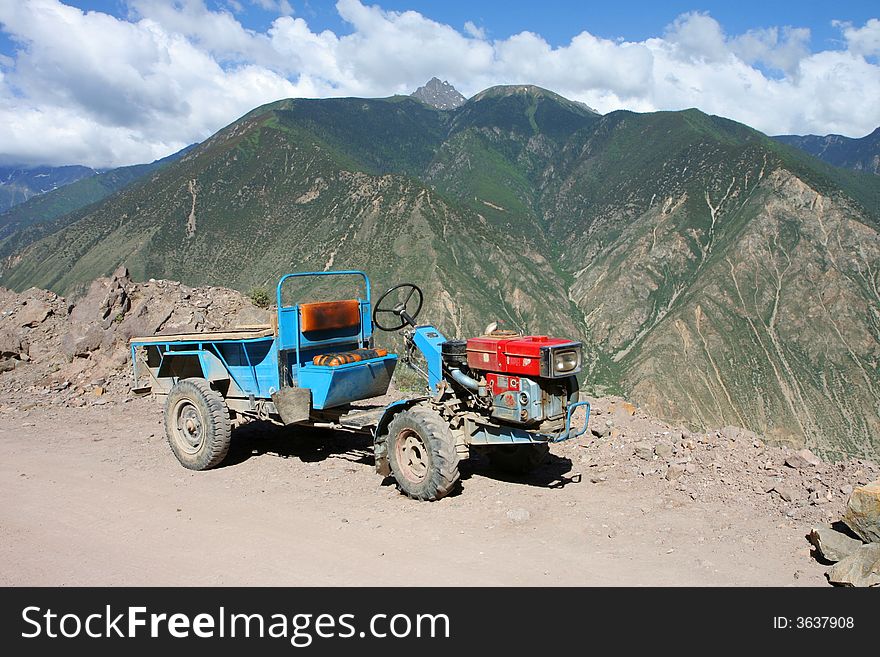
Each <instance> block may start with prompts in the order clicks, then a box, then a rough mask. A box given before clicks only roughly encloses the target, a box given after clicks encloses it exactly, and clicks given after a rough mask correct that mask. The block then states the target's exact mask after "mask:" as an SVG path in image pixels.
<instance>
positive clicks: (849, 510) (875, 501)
mask: <svg viewBox="0 0 880 657" xmlns="http://www.w3.org/2000/svg"><path fill="white" fill-rule="evenodd" d="M843 521H844V522H845V523H846V526H847V527H849V528H850V529H852V530H853V531H854V532H855V533H856V535H857V536H859V537H861V538H862V540H864V541H867V542H874V543H880V479H878V480H877V481H872V482H871V483H870V484H866V485H865V486H860V487H858V488H856V489H855V490H854V491H853V492H852V495H850V496H849V500H848V501H847V503H846V512H845V513H844V514H843Z"/></svg>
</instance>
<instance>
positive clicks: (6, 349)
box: [0, 328, 30, 360]
mask: <svg viewBox="0 0 880 657" xmlns="http://www.w3.org/2000/svg"><path fill="white" fill-rule="evenodd" d="M29 346H30V345H29V344H28V340H27V338H26V337H24V336H23V335H22V334H21V333H19V332H18V331H16V330H13V329H8V328H5V329H0V357H3V358H17V359H19V360H21V357H22V355H27V353H28V350H29V349H28V348H29Z"/></svg>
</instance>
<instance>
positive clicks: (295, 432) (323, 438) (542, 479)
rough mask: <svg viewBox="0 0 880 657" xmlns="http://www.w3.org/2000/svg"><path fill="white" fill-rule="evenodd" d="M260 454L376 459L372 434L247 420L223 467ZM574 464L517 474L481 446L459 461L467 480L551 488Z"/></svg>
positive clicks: (389, 482)
mask: <svg viewBox="0 0 880 657" xmlns="http://www.w3.org/2000/svg"><path fill="white" fill-rule="evenodd" d="M262 456H270V457H275V458H282V459H288V458H296V459H299V460H301V461H304V462H306V463H314V462H319V461H323V460H325V459H328V458H341V459H344V460H346V461H349V462H350V463H356V464H359V465H363V466H367V467H370V468H372V467H373V465H374V463H375V461H374V459H373V439H372V437H370V436H369V435H365V434H351V433H345V432H341V431H332V430H330V429H317V428H313V427H290V428H283V427H279V426H277V425H274V424H272V423H270V422H248V423H247V424H244V425H241V426H239V427H236V428H235V429H233V430H232V443H231V445H230V447H229V454H227V456H226V458H225V459H224V460H223V463H221V464H220V466H219V467H220V468H228V467H233V466H236V465H239V464H241V463H244V462H245V461H248V460H250V459H252V458H259V457H262ZM571 469H572V462H571V459H568V458H565V457H560V456H556V455H555V454H550V455H549V457H548V459H547V461H546V462H545V463H543V464H542V465H541V466H539V467H538V468H536V469H535V470H533V471H531V472H529V473H526V474H513V473H510V472H505V471H504V470H501V469H499V468H497V467H495V466H493V465H492V463H491V462H490V461H489V459H488V458H487V457H486V456H485V455H484V454H482V453H480V452H479V451H478V450H472V453H471V457H470V458H469V459H467V460H465V461H463V462H462V463H461V465H460V472H461V480H462V483H463V484H465V485H466V484H467V481H468V480H469V479H470V478H471V477H473V476H477V477H486V478H489V479H494V480H497V481H504V482H508V483H512V484H520V485H524V486H534V487H536V488H550V489H554V488H563V487H565V486H567V485H568V484H573V483H574V484H576V483H580V480H581V475H580V474H579V473H577V474H574V475H569V473H570V472H571ZM382 485H384V486H393V485H394V479H393V478H392V477H386V478H385V479H384V480H383V482H382ZM460 492H461V487H458V489H457V490H456V492H454V493H452V495H458V494H459V493H460Z"/></svg>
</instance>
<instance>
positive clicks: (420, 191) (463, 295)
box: [0, 86, 880, 457]
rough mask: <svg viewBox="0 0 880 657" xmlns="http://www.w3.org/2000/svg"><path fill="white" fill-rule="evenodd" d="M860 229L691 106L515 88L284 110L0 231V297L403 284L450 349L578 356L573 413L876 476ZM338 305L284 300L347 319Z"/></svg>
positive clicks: (860, 215) (874, 365)
mask: <svg viewBox="0 0 880 657" xmlns="http://www.w3.org/2000/svg"><path fill="white" fill-rule="evenodd" d="M878 227H880V177H878V176H869V175H865V174H858V173H855V172H851V171H846V170H842V169H837V168H834V167H831V166H829V165H827V164H824V163H822V162H819V161H817V160H815V159H813V158H811V157H809V156H807V155H805V154H803V153H802V152H800V151H797V150H795V149H792V148H790V147H788V146H785V145H783V144H780V143H778V142H775V141H773V140H771V139H769V138H768V137H766V136H764V135H762V134H761V133H759V132H757V131H755V130H752V129H751V128H748V127H746V126H743V125H741V124H737V123H735V122H733V121H729V120H727V119H723V118H719V117H714V116H708V115H706V114H703V113H701V112H698V111H696V110H687V111H684V112H657V113H652V114H637V113H633V112H623V111H621V112H612V113H611V114H608V115H605V116H598V115H596V114H595V113H594V112H592V111H590V110H589V109H587V108H585V107H584V106H582V105H579V104H577V103H572V102H570V101H567V100H565V99H563V98H561V97H559V96H557V95H555V94H552V93H551V92H547V91H546V90H542V89H539V88H537V87H523V86H517V87H501V88H493V89H490V90H487V91H486V92H483V93H481V94H478V95H477V96H476V97H475V98H474V99H472V100H471V101H469V102H468V103H466V104H465V105H463V106H462V107H460V108H458V109H456V110H452V111H445V112H440V111H436V110H433V109H431V108H429V107H427V106H425V105H424V104H422V103H419V102H416V101H413V100H412V99H407V98H399V97H395V98H392V99H379V100H376V99H372V100H364V99H355V98H347V99H329V100H320V101H316V100H286V101H280V102H278V103H273V104H270V105H266V106H263V107H260V108H257V109H255V110H254V111H252V112H250V113H249V114H248V115H247V116H245V117H243V118H242V119H240V120H239V121H237V122H236V123H234V124H232V125H231V126H229V127H227V128H225V129H224V130H221V131H220V132H219V133H217V134H216V135H215V136H213V137H212V138H211V139H209V140H207V141H206V142H205V143H204V144H202V145H201V146H200V147H198V148H197V149H196V150H195V151H193V152H192V153H191V154H190V155H189V156H187V157H186V158H183V159H181V160H180V161H178V162H175V163H172V164H169V165H168V166H166V167H163V168H161V169H160V170H157V171H155V172H153V173H152V174H151V175H150V176H148V177H146V178H143V179H142V181H141V182H139V183H137V184H135V185H130V186H127V187H125V188H123V189H121V190H120V191H118V192H116V193H115V194H113V195H112V196H110V197H108V198H106V199H105V200H104V201H102V202H100V203H97V204H94V205H91V206H88V207H85V208H81V209H79V210H77V211H76V212H73V213H68V214H64V215H61V216H58V217H56V218H55V219H53V220H51V221H43V222H39V223H36V224H32V225H30V226H26V227H22V228H21V229H20V230H17V231H15V232H10V233H9V234H6V235H3V234H0V261H2V262H3V263H4V265H3V270H2V280H0V283H2V284H3V285H6V286H10V287H13V288H16V289H23V288H25V287H28V286H31V285H38V286H41V287H49V288H52V289H54V290H57V291H59V292H62V293H69V292H71V291H75V290H76V289H78V287H79V286H81V285H82V284H83V283H85V282H87V281H89V280H91V279H93V278H95V277H97V276H101V275H106V274H108V273H110V272H111V271H113V269H115V267H117V266H118V265H119V264H121V263H125V264H126V265H127V266H128V268H129V270H130V271H131V272H132V275H133V276H134V277H136V278H149V277H161V278H173V279H179V280H182V281H184V282H186V283H188V284H214V285H227V286H231V287H235V288H237V289H240V290H252V294H253V295H255V298H256V299H260V300H261V303H262V302H263V301H262V300H263V299H264V297H263V296H262V294H259V295H257V294H256V292H257V291H259V292H261V293H262V292H265V294H266V297H269V296H270V295H269V293H268V292H266V290H271V289H273V286H274V283H275V281H276V280H277V277H278V276H279V275H280V274H282V273H285V272H288V271H304V270H317V271H322V270H325V269H343V268H346V269H348V268H352V269H363V270H365V271H367V272H368V273H369V274H370V276H371V278H372V281H373V285H374V288H373V294H374V295H376V294H378V293H379V292H380V291H381V290H384V289H386V288H387V287H389V286H390V285H392V284H395V283H398V282H402V281H411V282H414V283H417V284H418V285H420V286H421V287H422V288H423V289H424V290H425V308H424V310H423V317H425V318H429V319H430V320H431V321H433V322H435V323H437V324H438V325H439V326H440V327H441V328H442V329H443V330H444V331H445V332H446V333H447V334H448V335H450V336H467V335H471V334H474V333H476V332H479V331H482V329H483V328H484V327H485V326H486V324H488V323H489V322H492V321H497V320H503V321H504V323H505V325H507V326H510V327H515V328H519V329H521V330H523V331H527V332H539V333H553V334H557V335H571V336H573V337H579V338H580V339H582V340H584V342H585V343H586V345H587V349H586V352H587V371H586V373H585V377H584V388H585V389H586V390H587V391H588V392H590V393H596V392H611V393H619V394H625V395H627V396H629V397H631V398H633V399H634V400H635V401H637V402H638V403H640V404H642V405H643V406H645V407H646V408H648V409H649V410H650V411H652V412H654V413H656V414H658V415H661V416H663V417H666V418H669V419H678V420H680V421H682V422H683V423H687V424H689V425H691V426H693V427H705V428H709V427H718V426H723V425H726V424H734V425H740V426H744V427H747V428H750V429H753V430H755V431H757V432H760V433H761V434H763V435H765V436H767V437H768V438H769V439H772V440H779V441H792V442H796V443H806V444H808V445H810V446H811V447H813V448H814V449H816V450H818V451H820V452H823V453H825V454H826V455H830V456H832V457H833V456H835V455H838V454H841V453H843V452H846V453H853V454H875V455H876V454H877V453H878V451H880V418H878V414H877V409H878V407H880V383H878V382H880V296H878V290H880V235H878ZM327 280H330V279H327ZM340 284H341V283H340ZM336 285H337V284H336V283H333V282H331V283H326V284H324V283H322V284H321V285H320V286H318V287H314V288H313V289H309V290H306V291H305V292H306V293H309V294H319V295H339V296H338V298H347V297H350V295H351V292H350V290H348V289H343V288H342V287H337V286H336ZM377 341H379V342H380V343H381V346H387V347H389V348H392V349H398V350H399V347H400V345H399V344H398V340H397V337H396V336H395V335H393V334H383V333H379V334H378V335H377ZM400 376H401V377H402V378H401V382H402V383H406V381H407V379H406V375H405V373H401V375H400Z"/></svg>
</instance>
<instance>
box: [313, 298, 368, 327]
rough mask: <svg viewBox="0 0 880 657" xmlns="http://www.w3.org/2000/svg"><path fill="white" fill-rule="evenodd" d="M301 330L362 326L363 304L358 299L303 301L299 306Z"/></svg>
mask: <svg viewBox="0 0 880 657" xmlns="http://www.w3.org/2000/svg"><path fill="white" fill-rule="evenodd" d="M299 313H300V330H301V331H302V332H303V333H308V332H310V331H333V330H339V329H347V328H356V329H360V326H361V305H360V303H359V302H358V300H357V299H346V300H345V301H323V302H319V303H303V304H300V307H299Z"/></svg>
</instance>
